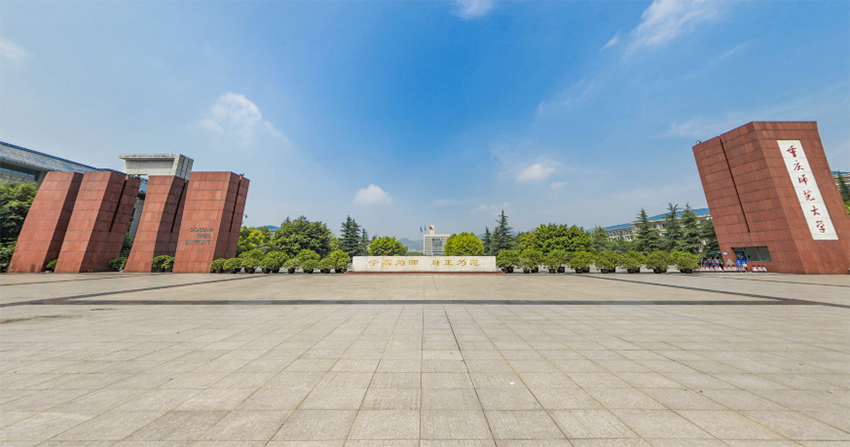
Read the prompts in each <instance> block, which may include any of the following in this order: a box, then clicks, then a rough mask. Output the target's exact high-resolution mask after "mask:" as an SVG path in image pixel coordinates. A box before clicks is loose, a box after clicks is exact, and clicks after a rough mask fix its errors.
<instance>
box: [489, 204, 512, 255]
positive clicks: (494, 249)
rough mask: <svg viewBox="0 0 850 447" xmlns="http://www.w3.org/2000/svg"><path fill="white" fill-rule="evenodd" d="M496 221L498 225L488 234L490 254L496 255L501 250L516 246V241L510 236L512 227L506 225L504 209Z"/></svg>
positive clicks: (506, 218) (506, 217)
mask: <svg viewBox="0 0 850 447" xmlns="http://www.w3.org/2000/svg"><path fill="white" fill-rule="evenodd" d="M496 222H497V223H498V225H496V228H494V229H493V234H491V235H490V254H491V255H498V254H499V252H501V251H502V250H510V249H512V248H514V247H515V246H516V242H515V240H514V238H513V236H511V229H512V228H511V227H510V226H508V216H506V215H505V210H502V213H501V214H499V219H498V220H496Z"/></svg>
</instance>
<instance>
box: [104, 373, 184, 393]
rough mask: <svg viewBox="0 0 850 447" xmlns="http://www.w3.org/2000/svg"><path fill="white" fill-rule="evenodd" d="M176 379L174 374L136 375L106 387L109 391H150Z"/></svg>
mask: <svg viewBox="0 0 850 447" xmlns="http://www.w3.org/2000/svg"><path fill="white" fill-rule="evenodd" d="M173 377H174V374H147V373H142V374H136V375H135V376H131V377H128V378H126V379H124V380H119V381H118V382H114V383H111V384H109V385H108V386H106V387H104V388H107V389H119V390H136V389H142V390H148V389H152V388H156V387H158V386H160V385H162V384H164V383H165V382H168V381H169V380H171V379H172V378H173Z"/></svg>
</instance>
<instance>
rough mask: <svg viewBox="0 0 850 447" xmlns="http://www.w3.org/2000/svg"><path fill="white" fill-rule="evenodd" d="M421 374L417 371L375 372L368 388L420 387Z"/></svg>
mask: <svg viewBox="0 0 850 447" xmlns="http://www.w3.org/2000/svg"><path fill="white" fill-rule="evenodd" d="M421 387H422V375H421V374H420V373H417V372H393V373H375V376H374V377H373V378H372V382H371V383H370V384H369V388H421Z"/></svg>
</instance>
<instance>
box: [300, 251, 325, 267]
mask: <svg viewBox="0 0 850 447" xmlns="http://www.w3.org/2000/svg"><path fill="white" fill-rule="evenodd" d="M295 257H296V258H297V259H298V260H299V261H301V263H302V264H303V263H304V261H306V260H309V259H312V260H314V261H316V262H319V259H322V257H321V256H319V254H318V253H316V252H315V251H313V250H307V249H304V250H301V251H299V252H298V255H297V256H295ZM302 267H303V265H302Z"/></svg>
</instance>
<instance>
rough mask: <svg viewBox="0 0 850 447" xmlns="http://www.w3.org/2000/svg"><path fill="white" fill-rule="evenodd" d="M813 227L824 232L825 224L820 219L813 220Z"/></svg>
mask: <svg viewBox="0 0 850 447" xmlns="http://www.w3.org/2000/svg"><path fill="white" fill-rule="evenodd" d="M815 228H817V229H818V231H820V232H821V233H826V224H825V223H824V222H823V221H822V220H816V221H815Z"/></svg>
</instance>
